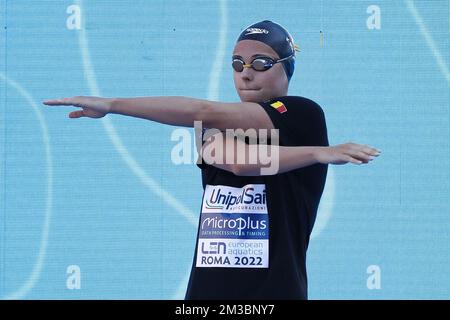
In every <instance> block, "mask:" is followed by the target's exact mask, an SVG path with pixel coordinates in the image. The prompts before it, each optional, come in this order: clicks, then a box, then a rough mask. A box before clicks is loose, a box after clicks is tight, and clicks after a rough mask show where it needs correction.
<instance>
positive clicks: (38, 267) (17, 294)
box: [0, 73, 53, 300]
mask: <svg viewBox="0 0 450 320" xmlns="http://www.w3.org/2000/svg"><path fill="white" fill-rule="evenodd" d="M0 79H1V80H3V81H4V82H6V84H8V85H10V86H11V87H13V88H14V89H16V90H17V91H18V92H19V94H20V95H21V96H22V97H23V98H24V99H25V100H26V101H27V102H28V104H29V105H31V107H32V108H33V111H34V113H35V115H36V117H37V119H38V121H39V124H40V126H41V130H42V138H43V141H44V145H45V159H46V162H47V167H46V170H47V199H46V203H45V218H44V226H43V227H42V234H41V242H40V245H39V252H38V256H37V258H36V262H35V264H34V266H33V269H32V271H31V273H30V275H29V277H28V279H27V280H26V281H25V282H24V283H23V285H22V286H21V287H20V288H19V289H18V290H16V291H14V292H13V293H11V294H9V295H7V296H6V297H5V298H3V299H12V300H17V299H21V298H23V297H24V296H25V295H26V294H27V293H28V292H30V290H31V289H32V288H33V287H34V285H35V284H36V282H37V281H38V279H39V276H40V274H41V271H42V268H43V265H44V261H45V256H46V252H47V244H48V235H49V230H50V221H51V217H52V207H53V160H52V153H51V148H50V135H49V133H48V128H47V124H46V122H45V118H44V116H43V115H42V112H41V110H40V107H39V106H38V105H37V104H36V103H35V102H34V99H33V97H32V96H31V94H30V93H28V92H27V91H26V90H25V89H24V88H22V86H20V85H19V84H18V83H17V82H15V81H13V80H11V79H9V78H7V77H6V76H5V75H4V74H3V73H0Z"/></svg>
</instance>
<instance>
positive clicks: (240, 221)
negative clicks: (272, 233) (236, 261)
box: [202, 215, 267, 234]
mask: <svg viewBox="0 0 450 320" xmlns="http://www.w3.org/2000/svg"><path fill="white" fill-rule="evenodd" d="M258 216H259V215H258ZM266 228H267V222H266V221H265V220H258V219H252V218H251V217H246V218H242V217H239V218H228V219H227V218H220V217H213V218H206V219H205V220H203V222H202V229H228V230H235V229H237V230H238V231H239V234H241V231H242V230H264V229H266Z"/></svg>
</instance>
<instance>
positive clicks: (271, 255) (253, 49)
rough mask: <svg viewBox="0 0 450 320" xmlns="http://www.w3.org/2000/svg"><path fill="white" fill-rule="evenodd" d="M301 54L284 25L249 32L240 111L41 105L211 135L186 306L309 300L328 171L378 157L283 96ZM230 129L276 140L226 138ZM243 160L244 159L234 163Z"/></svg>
mask: <svg viewBox="0 0 450 320" xmlns="http://www.w3.org/2000/svg"><path fill="white" fill-rule="evenodd" d="M296 48H297V47H296V46H295V45H294V42H293V39H292V37H291V35H290V34H289V33H288V32H287V31H286V30H285V29H284V28H283V27H282V26H280V25H279V24H276V23H274V22H271V21H267V20H265V21H261V22H258V23H256V24H253V25H251V26H249V27H248V28H246V29H245V30H244V31H243V32H242V33H241V35H240V36H239V38H238V40H237V42H236V45H235V47H234V52H233V56H232V67H233V70H234V71H233V75H234V84H235V87H236V90H237V93H238V95H239V97H240V99H241V102H236V103H224V102H217V101H207V100H201V99H194V98H188V97H139V98H100V97H83V96H78V97H72V98H63V99H56V100H47V101H44V104H46V105H51V106H57V105H71V106H75V107H79V108H81V110H76V111H73V112H71V113H70V114H69V116H70V117H71V118H80V117H90V118H101V117H103V116H105V115H107V114H108V113H113V114H122V115H127V116H133V117H138V118H143V119H148V120H152V121H157V122H160V123H164V124H169V125H175V126H187V127H193V126H194V121H201V124H202V126H203V127H205V128H207V129H203V130H202V138H201V139H200V141H201V142H202V143H201V145H199V146H198V150H199V154H200V160H202V161H201V163H199V164H198V166H199V167H200V168H201V170H202V182H203V188H204V193H203V199H202V206H201V212H200V218H199V228H198V234H197V245H196V251H195V254H194V261H193V265H192V271H191V277H190V280H189V285H188V289H187V293H186V299H307V275H306V251H307V248H308V243H309V237H310V234H311V231H312V228H313V225H314V221H315V218H316V214H317V208H318V206H319V201H320V198H321V196H322V192H323V188H324V185H325V180H326V175H327V165H328V164H345V163H354V164H367V163H368V162H369V161H371V160H373V159H374V158H375V157H377V156H378V155H379V154H380V151H379V150H377V149H375V148H373V147H371V146H368V145H361V144H356V143H345V144H340V145H336V146H329V144H328V136H327V128H326V123H325V116H324V113H323V110H322V109H321V107H320V106H319V105H318V104H317V103H315V102H313V101H312V100H310V99H307V98H304V97H300V96H288V95H287V93H288V86H289V82H290V79H291V76H292V74H293V72H294V63H295V51H296ZM231 129H242V130H241V133H242V132H250V131H251V130H254V131H251V132H253V133H254V132H275V135H273V136H272V135H270V138H268V139H265V138H264V137H262V136H258V135H257V136H256V137H255V136H253V137H250V136H245V134H244V136H243V135H242V134H241V135H239V134H235V135H230V134H229V130H231ZM264 129H265V130H267V131H264ZM271 130H272V131H271ZM233 132H234V133H236V132H235V131H233ZM246 138H250V139H252V138H255V139H253V140H252V142H253V143H250V142H247V140H246ZM255 146H257V147H258V148H252V147H255ZM262 146H265V147H267V148H269V146H270V148H271V149H270V150H271V153H270V160H271V162H272V164H275V171H274V170H267V159H265V161H263V159H262V156H261V153H260V152H256V151H255V150H260V149H259V147H262ZM236 149H237V150H240V151H241V152H240V153H239V152H234V151H235V150H236ZM256 153H258V154H256ZM242 154H244V155H248V157H244V158H245V159H244V160H245V161H238V160H239V159H238V158H239V155H242ZM227 155H228V156H229V157H228V158H227ZM252 155H253V156H255V157H254V158H253V159H256V161H250V156H252ZM230 159H231V161H228V160H230ZM241 160H242V158H241ZM264 169H266V170H264ZM272 169H273V168H272Z"/></svg>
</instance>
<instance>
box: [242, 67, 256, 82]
mask: <svg viewBox="0 0 450 320" xmlns="http://www.w3.org/2000/svg"><path fill="white" fill-rule="evenodd" d="M253 72H254V70H253V69H252V68H249V67H244V70H242V71H241V78H242V79H243V80H247V81H248V80H253V76H254V75H253Z"/></svg>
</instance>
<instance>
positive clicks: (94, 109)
mask: <svg viewBox="0 0 450 320" xmlns="http://www.w3.org/2000/svg"><path fill="white" fill-rule="evenodd" d="M112 101H113V99H112V98H100V97H83V96H77V97H71V98H61V99H52V100H45V101H44V102H43V104H45V105H47V106H74V107H79V108H81V109H82V110H76V111H72V112H71V113H69V118H81V117H89V118H102V117H104V116H105V115H106V114H108V113H109V112H110V111H111V104H112Z"/></svg>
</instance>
